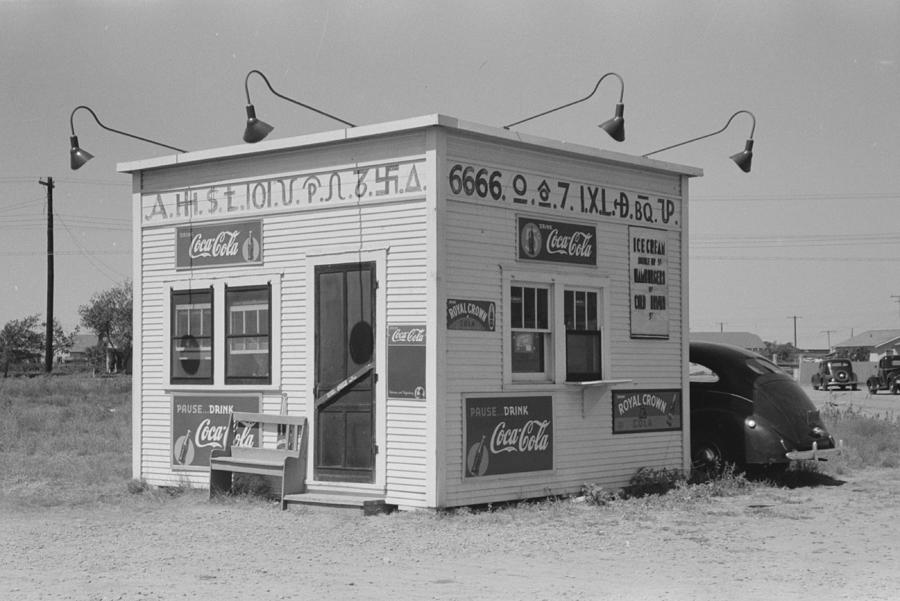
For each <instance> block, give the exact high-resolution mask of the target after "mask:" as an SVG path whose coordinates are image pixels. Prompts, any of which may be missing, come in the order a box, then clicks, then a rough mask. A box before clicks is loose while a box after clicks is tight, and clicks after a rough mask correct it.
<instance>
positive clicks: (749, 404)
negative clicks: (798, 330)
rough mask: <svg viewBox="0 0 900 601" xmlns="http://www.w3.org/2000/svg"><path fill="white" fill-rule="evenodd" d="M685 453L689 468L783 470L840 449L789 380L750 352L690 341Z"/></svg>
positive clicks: (704, 469)
mask: <svg viewBox="0 0 900 601" xmlns="http://www.w3.org/2000/svg"><path fill="white" fill-rule="evenodd" d="M690 361H691V369H690V392H691V398H690V405H691V458H692V462H693V465H694V467H695V469H698V470H702V471H707V472H709V471H712V470H715V469H719V468H721V467H722V466H724V465H725V464H727V463H734V464H735V465H736V466H738V467H740V468H745V469H746V468H754V467H755V468H773V467H774V468H776V469H778V468H785V467H787V465H788V464H789V463H790V462H791V461H793V460H801V459H815V460H821V461H824V460H827V459H829V458H832V457H834V456H836V455H837V454H838V453H840V450H839V449H838V448H837V446H836V445H835V442H834V438H832V436H831V435H830V434H829V433H828V430H826V428H825V424H824V423H823V422H822V419H821V417H820V415H819V411H818V410H817V409H816V407H815V405H813V403H812V401H811V400H810V399H809V397H808V396H807V395H806V393H805V392H803V389H802V388H801V387H800V385H799V384H797V382H795V381H794V379H793V377H791V376H790V375H788V374H787V373H786V372H784V371H783V370H782V369H781V368H779V367H778V366H777V365H775V364H774V363H772V362H771V361H769V360H768V359H766V358H765V357H762V356H760V355H757V354H756V353H752V352H750V351H747V350H744V349H742V348H738V347H735V346H731V345H727V344H720V343H714V342H691V344H690Z"/></svg>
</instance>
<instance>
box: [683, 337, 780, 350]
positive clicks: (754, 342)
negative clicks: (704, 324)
mask: <svg viewBox="0 0 900 601" xmlns="http://www.w3.org/2000/svg"><path fill="white" fill-rule="evenodd" d="M691 341H702V342H721V343H724V344H730V345H732V346H739V347H741V348H743V349H747V350H748V351H753V352H754V353H762V352H764V351H765V350H766V343H765V342H763V339H762V338H760V337H759V336H757V335H756V334H751V333H750V332H691Z"/></svg>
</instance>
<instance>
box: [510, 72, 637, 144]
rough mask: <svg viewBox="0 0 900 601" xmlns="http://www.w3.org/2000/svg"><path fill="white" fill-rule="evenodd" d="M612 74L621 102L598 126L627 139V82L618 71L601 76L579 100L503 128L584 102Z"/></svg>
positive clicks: (618, 137) (617, 140)
mask: <svg viewBox="0 0 900 601" xmlns="http://www.w3.org/2000/svg"><path fill="white" fill-rule="evenodd" d="M610 75H614V76H615V77H616V78H617V79H618V80H619V86H620V91H619V103H618V104H616V114H615V116H614V117H613V118H612V119H607V120H606V121H604V122H603V123H601V124H600V125H598V126H597V127H600V128H601V129H603V131H605V132H606V133H608V134H609V135H610V136H612V139H613V140H615V141H616V142H622V141H624V140H625V116H624V114H625V105H624V104H623V103H622V98H623V97H624V96H625V82H624V81H623V80H622V77H621V76H620V75H619V74H618V73H613V72H609V73H606V74H605V75H604V76H603V77H601V78H600V79H599V80H598V81H597V85H595V86H594V89H593V91H592V92H591V93H590V94H588V95H587V96H585V97H584V98H580V99H579V100H574V101H572V102H569V103H567V104H564V105H562V106H558V107H556V108H552V109H550V110H547V111H544V112H543V113H538V114H537V115H532V116H531V117H528V118H526V119H522V120H521V121H516V122H515V123H510V124H509V125H504V126H503V129H509V128H510V127H514V126H516V125H521V124H522V123H525V122H526V121H531V120H532V119H537V118H538V117H543V116H544V115H549V114H550V113H555V112H556V111H559V110H562V109H565V108H569V107H570V106H573V105H576V104H578V103H579V102H584V101H585V100H587V99H589V98H590V97H591V96H593V95H594V94H595V93H596V92H597V89H598V88H599V87H600V83H601V82H602V81H603V80H604V79H606V78H607V77H608V76H610Z"/></svg>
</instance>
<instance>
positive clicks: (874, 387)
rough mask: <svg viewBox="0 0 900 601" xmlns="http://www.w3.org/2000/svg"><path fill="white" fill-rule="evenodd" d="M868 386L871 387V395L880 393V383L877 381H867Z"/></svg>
mask: <svg viewBox="0 0 900 601" xmlns="http://www.w3.org/2000/svg"><path fill="white" fill-rule="evenodd" d="M866 388H868V389H869V394H871V395H876V394H878V384H876V383H875V382H873V381H871V380H869V381H868V382H866Z"/></svg>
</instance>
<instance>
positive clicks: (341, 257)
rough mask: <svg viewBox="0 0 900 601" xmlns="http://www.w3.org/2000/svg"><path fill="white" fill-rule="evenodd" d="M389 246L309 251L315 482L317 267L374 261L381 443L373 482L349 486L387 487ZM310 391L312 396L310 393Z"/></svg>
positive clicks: (310, 468)
mask: <svg viewBox="0 0 900 601" xmlns="http://www.w3.org/2000/svg"><path fill="white" fill-rule="evenodd" d="M387 255H388V249H387V247H381V248H364V249H363V250H362V251H361V252H360V251H358V250H349V249H348V250H346V251H341V250H337V251H336V252H322V253H317V254H307V257H306V259H307V261H306V274H305V278H306V311H305V319H304V321H305V324H306V357H307V361H306V370H305V371H306V384H305V387H304V396H305V397H306V398H307V399H309V401H308V404H307V416H308V419H309V446H308V447H307V448H308V449H309V450H310V452H309V453H307V471H306V473H307V474H309V476H308V479H309V480H310V481H311V482H316V480H314V478H315V476H314V474H315V461H316V460H315V452H314V450H315V448H316V444H317V441H316V439H315V436H316V430H317V428H316V425H317V424H316V423H315V420H316V417H317V412H316V407H315V399H314V398H313V386H314V385H315V381H316V366H315V360H316V341H315V332H316V315H315V313H316V311H315V302H316V291H315V282H316V267H320V266H326V265H339V264H352V263H374V264H375V282H376V288H375V329H374V337H375V353H374V354H375V373H376V374H377V375H378V379H377V381H376V382H375V398H374V401H373V402H374V403H375V411H374V423H373V436H374V442H375V444H376V445H377V447H378V452H377V453H376V454H375V461H374V466H373V472H374V473H373V481H372V482H371V483H357V482H348V483H347V486H348V487H352V488H357V489H361V488H371V489H372V490H378V491H383V490H384V487H385V481H386V478H385V466H386V464H387V461H386V440H387V411H386V407H385V405H386V402H387V370H386V368H387V363H386V361H385V358H386V356H387V333H386V332H387V330H386V327H385V323H386V321H387V308H386V306H385V299H386V294H385V285H384V282H385V280H386V277H387ZM307 395H308V396H307ZM322 484H323V485H328V486H341V485H342V484H344V483H342V482H334V481H331V480H326V481H322Z"/></svg>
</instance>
